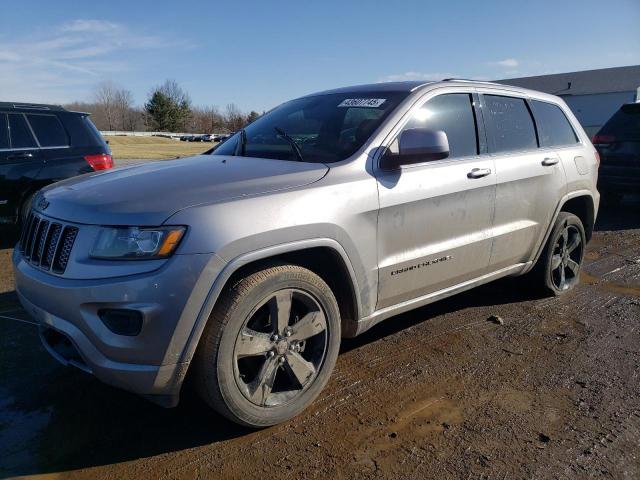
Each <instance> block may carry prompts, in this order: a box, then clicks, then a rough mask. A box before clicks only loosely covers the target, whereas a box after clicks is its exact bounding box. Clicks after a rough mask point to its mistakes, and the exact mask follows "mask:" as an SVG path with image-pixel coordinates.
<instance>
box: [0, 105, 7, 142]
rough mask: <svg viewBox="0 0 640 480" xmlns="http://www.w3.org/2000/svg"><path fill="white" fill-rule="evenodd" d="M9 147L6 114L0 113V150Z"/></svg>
mask: <svg viewBox="0 0 640 480" xmlns="http://www.w3.org/2000/svg"><path fill="white" fill-rule="evenodd" d="M7 148H9V125H8V124H7V115H6V114H4V113H0V150H6V149H7Z"/></svg>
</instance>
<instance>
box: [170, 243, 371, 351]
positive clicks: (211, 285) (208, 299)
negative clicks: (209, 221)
mask: <svg viewBox="0 0 640 480" xmlns="http://www.w3.org/2000/svg"><path fill="white" fill-rule="evenodd" d="M316 247H328V248H331V249H333V250H334V251H335V252H336V253H338V254H339V255H340V257H341V258H342V260H343V262H344V264H345V266H346V268H347V270H348V272H349V276H350V280H351V282H352V285H353V287H354V292H355V300H356V309H357V318H360V315H361V311H362V304H361V295H360V293H361V292H360V289H359V287H358V279H357V276H356V273H355V270H354V268H353V265H352V263H351V261H350V259H349V256H348V255H347V252H346V251H345V249H344V248H343V247H342V245H340V243H338V242H337V241H336V240H334V239H332V238H313V239H307V240H299V241H295V242H289V243H282V244H279V245H272V246H269V247H265V248H261V249H258V250H255V251H252V252H248V253H244V254H242V255H239V256H237V257H236V258H234V259H233V260H231V261H229V262H225V261H224V260H223V259H222V258H221V257H220V256H218V255H213V256H212V258H211V260H210V261H209V264H208V265H207V266H206V267H205V269H204V270H203V272H202V274H201V278H200V279H199V280H198V282H197V285H196V288H195V289H194V293H193V294H192V296H191V297H192V298H190V299H189V302H188V304H187V306H186V307H185V312H184V314H183V315H182V318H181V319H180V322H179V324H178V327H177V328H176V330H177V331H182V332H183V335H181V337H183V339H184V341H185V345H184V349H183V352H182V357H181V359H180V363H182V362H190V361H191V359H192V358H193V355H194V354H195V351H196V348H197V346H198V343H199V341H200V337H201V336H202V332H203V331H204V328H205V326H206V324H207V321H208V319H209V317H210V315H211V312H212V310H213V307H214V306H215V304H216V302H217V300H218V298H219V297H220V294H221V293H222V290H223V288H224V287H225V285H226V284H227V281H228V280H229V278H231V276H232V275H233V274H234V272H236V271H238V269H239V268H241V267H243V266H245V265H248V264H250V263H253V262H256V261H259V260H265V259H268V258H273V257H276V256H278V255H282V254H285V253H291V252H296V251H300V250H306V249H309V248H316ZM207 286H208V288H207ZM192 299H193V303H192ZM199 302H200V303H201V307H200V308H199V309H198V311H197V312H196V311H195V308H196V306H197V303H199ZM194 316H195V322H192V327H191V328H190V329H189V327H188V325H189V323H191V322H189V320H188V319H189V317H190V318H191V320H192V319H193V318H194ZM183 320H184V322H183ZM187 331H188V332H189V333H188V336H186V337H185V335H184V334H186V333H187Z"/></svg>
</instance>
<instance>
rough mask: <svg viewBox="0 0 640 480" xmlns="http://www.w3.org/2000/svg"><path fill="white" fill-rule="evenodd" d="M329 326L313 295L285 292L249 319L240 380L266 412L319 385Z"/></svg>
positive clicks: (239, 358)
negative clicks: (316, 384) (312, 385)
mask: <svg viewBox="0 0 640 480" xmlns="http://www.w3.org/2000/svg"><path fill="white" fill-rule="evenodd" d="M327 344H328V324H327V319H326V316H325V313H324V312H323V310H322V308H321V306H320V303H319V302H318V301H317V300H316V299H315V298H314V297H313V296H312V295H311V294H310V293H308V292H305V291H302V290H298V289H284V290H279V291H277V292H275V293H273V294H271V295H270V296H269V297H267V298H265V299H264V300H263V301H262V302H260V303H259V304H258V305H257V306H256V307H255V308H254V309H253V310H252V313H251V314H250V315H249V316H248V318H247V320H246V321H245V323H244V325H243V327H242V329H241V330H240V332H239V333H238V336H237V338H236V342H235V346H234V373H235V380H236V382H237V384H238V387H239V389H240V391H241V392H242V394H243V395H244V397H245V398H246V399H247V400H249V401H250V402H251V403H253V404H255V405H258V406H260V407H273V406H279V405H282V404H285V403H289V402H291V401H293V400H294V399H295V398H297V397H298V396H299V395H300V394H302V392H304V391H305V390H306V389H307V388H308V387H309V386H310V385H311V384H312V383H313V381H314V380H315V378H316V377H317V375H318V373H319V371H320V369H321V368H322V365H323V362H324V359H325V357H326V353H327Z"/></svg>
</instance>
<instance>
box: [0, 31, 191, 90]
mask: <svg viewBox="0 0 640 480" xmlns="http://www.w3.org/2000/svg"><path fill="white" fill-rule="evenodd" d="M188 46H189V45H188V44H186V43H184V42H172V41H167V40H166V39H165V38H161V37H157V36H153V35H144V34H141V33H138V32H137V31H136V32H133V31H131V30H130V29H129V28H127V27H126V26H125V25H123V24H118V23H113V22H107V21H102V20H92V19H77V20H73V21H71V22H68V23H65V24H63V25H60V26H58V27H55V28H53V29H50V30H48V31H45V32H43V33H40V34H39V35H35V36H34V35H33V33H32V32H28V33H25V35H24V37H22V38H18V39H14V40H12V41H10V42H7V41H3V42H2V43H0V92H2V99H3V100H9V101H25V102H43V103H65V102H69V101H73V100H83V99H87V97H88V96H89V95H90V90H91V89H92V88H93V86H94V85H95V84H96V83H98V82H99V81H100V80H102V79H108V78H110V77H112V76H113V74H115V73H118V72H123V71H126V70H130V69H135V68H136V67H137V66H135V65H131V64H129V63H128V62H127V61H126V58H127V54H129V53H132V52H134V51H136V50H148V49H154V50H157V49H164V48H172V47H183V48H186V47H188Z"/></svg>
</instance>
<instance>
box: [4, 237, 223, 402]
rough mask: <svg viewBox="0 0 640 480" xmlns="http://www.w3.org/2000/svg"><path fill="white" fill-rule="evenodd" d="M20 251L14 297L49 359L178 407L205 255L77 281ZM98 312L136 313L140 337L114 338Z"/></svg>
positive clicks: (15, 256) (16, 257)
mask: <svg viewBox="0 0 640 480" xmlns="http://www.w3.org/2000/svg"><path fill="white" fill-rule="evenodd" d="M18 250H19V249H16V250H15V251H14V254H13V264H14V271H15V283H16V291H17V294H18V298H19V299H20V301H21V303H22V305H23V306H24V308H25V310H26V311H27V312H28V313H29V314H30V315H31V316H32V317H33V318H34V319H36V321H37V322H38V325H39V328H40V336H41V340H42V342H43V345H44V346H45V348H46V349H47V350H48V351H49V353H51V354H52V355H53V356H54V357H55V358H56V359H57V360H59V361H60V362H62V363H63V364H71V365H74V366H76V367H79V368H81V369H83V370H85V371H87V372H89V373H92V374H93V375H95V376H96V377H97V378H98V379H100V380H101V381H103V382H105V383H107V384H110V385H113V386H116V387H120V388H123V389H125V390H129V391H132V392H135V393H138V394H141V395H145V396H149V397H150V399H151V400H155V401H156V402H157V403H161V404H163V405H165V406H173V405H175V404H176V403H177V399H178V395H179V392H180V387H181V385H182V381H183V380H184V376H185V374H186V371H187V367H188V364H187V363H186V362H183V361H181V360H182V352H183V350H184V347H185V345H186V341H187V339H188V338H189V335H190V333H191V327H192V326H193V322H194V321H195V316H193V312H194V311H198V310H199V308H200V306H201V305H202V300H201V299H200V298H195V297H197V294H196V293H197V292H198V291H199V290H201V289H199V288H196V286H197V285H198V284H199V282H201V281H202V280H203V279H202V276H203V270H205V266H206V265H207V264H208V263H209V261H210V259H211V257H212V256H211V255H209V254H202V255H175V256H174V257H172V258H171V259H169V260H167V262H166V263H165V264H164V265H163V266H162V267H161V268H159V269H157V270H155V271H153V272H149V273H145V274H137V275H131V276H128V277H116V278H106V279H93V280H84V279H83V280H75V279H68V278H62V277H59V276H54V275H50V274H48V273H46V272H43V271H40V270H38V269H37V268H34V267H33V266H31V265H30V264H29V263H27V262H26V261H24V259H23V258H22V255H21V254H20V253H19V251H18ZM194 292H196V293H194ZM197 303H200V305H197ZM101 308H127V309H134V310H138V311H140V312H142V314H143V324H142V330H141V331H140V333H139V334H138V335H136V336H124V335H117V334H115V333H113V332H112V331H110V330H109V329H108V328H107V327H106V326H105V325H104V323H103V322H102V320H100V318H99V317H98V314H97V312H98V310H99V309H101ZM189 317H193V318H189Z"/></svg>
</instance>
